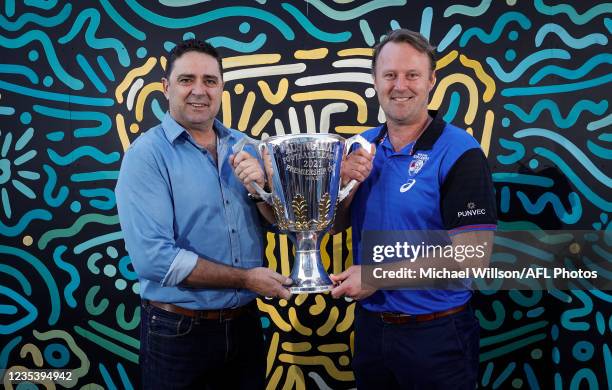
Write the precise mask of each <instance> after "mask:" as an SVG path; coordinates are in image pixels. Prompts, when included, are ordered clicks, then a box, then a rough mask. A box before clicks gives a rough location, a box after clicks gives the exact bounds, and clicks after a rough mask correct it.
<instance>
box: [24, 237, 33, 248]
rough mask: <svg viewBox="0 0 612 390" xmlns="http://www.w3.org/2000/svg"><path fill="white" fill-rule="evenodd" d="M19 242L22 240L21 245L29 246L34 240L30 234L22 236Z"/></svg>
mask: <svg viewBox="0 0 612 390" xmlns="http://www.w3.org/2000/svg"><path fill="white" fill-rule="evenodd" d="M21 242H23V245H25V246H30V245H32V243H33V242H34V239H33V238H32V236H23V240H22V241H21Z"/></svg>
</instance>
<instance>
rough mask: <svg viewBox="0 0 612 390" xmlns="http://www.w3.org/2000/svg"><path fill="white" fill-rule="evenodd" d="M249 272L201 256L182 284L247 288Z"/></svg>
mask: <svg viewBox="0 0 612 390" xmlns="http://www.w3.org/2000/svg"><path fill="white" fill-rule="evenodd" d="M247 272H248V270H245V269H242V268H234V267H230V266H227V265H223V264H218V263H215V262H212V261H210V260H206V259H203V258H201V257H200V258H198V261H197V262H196V266H195V267H194V269H193V270H192V271H191V273H190V274H189V275H187V277H186V278H185V279H183V282H182V283H181V284H183V285H187V286H189V287H193V288H246V284H247Z"/></svg>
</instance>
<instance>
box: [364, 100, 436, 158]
mask: <svg viewBox="0 0 612 390" xmlns="http://www.w3.org/2000/svg"><path fill="white" fill-rule="evenodd" d="M427 111H428V113H429V116H431V117H432V118H433V120H432V121H431V123H430V124H429V125H428V126H427V128H426V129H425V131H423V134H421V136H420V137H419V138H418V139H417V140H416V142H411V143H410V144H408V145H406V146H405V147H404V149H402V151H401V152H399V153H402V154H403V153H404V152H405V151H406V148H408V150H407V151H406V152H407V153H408V154H409V155H413V154H414V153H415V152H416V151H417V150H428V149H431V148H433V145H434V144H435V143H436V141H437V140H438V138H440V135H442V131H443V130H444V127H445V126H446V122H444V120H443V119H442V118H440V117H438V111H437V110H427ZM375 141H377V142H376V143H377V144H380V145H381V146H383V147H384V148H386V149H389V150H391V151H393V145H391V141H390V140H389V137H388V129H387V124H386V123H385V124H384V125H382V126H381V128H380V131H379V133H378V136H377V137H376V139H375Z"/></svg>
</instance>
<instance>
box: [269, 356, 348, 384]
mask: <svg viewBox="0 0 612 390" xmlns="http://www.w3.org/2000/svg"><path fill="white" fill-rule="evenodd" d="M278 360H280V361H281V362H283V363H292V364H297V365H300V366H323V368H325V371H327V373H328V374H329V375H330V376H331V377H332V378H335V379H338V380H340V381H352V380H354V379H355V376H354V375H353V372H352V371H340V370H338V369H337V368H336V365H335V364H334V362H333V361H332V360H331V359H330V358H329V357H327V356H321V355H318V356H295V355H290V354H288V353H281V354H280V355H278Z"/></svg>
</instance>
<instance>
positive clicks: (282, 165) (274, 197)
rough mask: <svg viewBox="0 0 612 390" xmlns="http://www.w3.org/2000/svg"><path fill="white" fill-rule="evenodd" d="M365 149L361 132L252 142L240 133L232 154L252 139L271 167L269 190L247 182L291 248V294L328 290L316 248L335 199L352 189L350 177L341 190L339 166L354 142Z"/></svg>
mask: <svg viewBox="0 0 612 390" xmlns="http://www.w3.org/2000/svg"><path fill="white" fill-rule="evenodd" d="M355 142H357V143H359V144H361V145H362V147H365V148H367V150H368V151H369V147H370V144H369V143H368V142H367V141H366V140H365V139H364V138H363V137H361V136H359V135H357V136H353V137H351V138H350V139H349V140H346V141H345V140H344V138H342V137H340V136H339V135H335V134H318V133H315V134H295V135H283V136H274V137H270V138H268V139H266V140H265V141H261V142H257V141H253V140H250V139H249V138H247V137H244V138H242V139H241V141H239V142H238V143H237V144H236V145H235V146H234V148H233V149H234V152H237V151H240V150H242V149H243V148H244V145H245V144H246V143H255V144H256V145H257V147H258V151H259V152H260V154H262V155H263V150H264V149H265V150H267V151H268V154H267V155H266V156H262V158H266V159H269V160H268V161H266V165H268V166H269V167H271V176H272V177H271V178H270V177H268V181H269V182H270V188H271V192H270V193H267V192H265V191H263V190H262V189H261V187H259V186H257V185H256V183H252V184H253V185H254V187H255V189H256V190H257V192H258V193H259V195H260V196H261V197H262V198H263V199H264V200H265V201H266V202H267V203H268V204H270V205H271V206H272V208H273V210H274V214H275V216H276V224H277V226H278V229H279V231H280V232H281V233H284V234H287V236H288V237H289V239H290V240H291V242H292V243H293V245H294V246H295V249H296V251H295V261H294V263H293V268H292V270H291V275H290V276H289V277H290V278H291V280H292V281H293V284H292V285H291V286H289V291H290V292H291V293H293V294H300V293H318V292H324V291H328V290H330V289H331V288H332V286H333V283H332V281H331V279H330V278H329V276H328V275H327V272H325V269H324V268H323V264H322V263H321V254H320V252H319V246H320V243H321V239H322V237H323V235H324V234H325V233H326V232H327V231H328V230H329V229H330V228H331V227H332V225H333V222H334V217H335V214H336V207H337V205H338V203H339V202H340V201H341V200H342V199H344V198H345V197H346V196H347V195H348V194H349V193H350V191H351V189H352V188H353V187H354V185H355V184H356V182H355V181H354V180H353V181H351V182H350V183H349V184H347V186H346V187H344V188H342V189H341V188H340V185H341V180H340V164H341V162H342V157H343V154H347V153H348V151H349V149H350V147H351V145H352V144H353V143H355Z"/></svg>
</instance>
